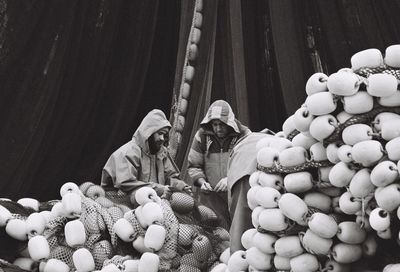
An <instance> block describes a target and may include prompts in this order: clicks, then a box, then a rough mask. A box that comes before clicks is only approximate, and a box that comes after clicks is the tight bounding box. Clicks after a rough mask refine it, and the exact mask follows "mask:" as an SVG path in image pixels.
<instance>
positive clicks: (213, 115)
mask: <svg viewBox="0 0 400 272" xmlns="http://www.w3.org/2000/svg"><path fill="white" fill-rule="evenodd" d="M215 119H217V120H220V121H221V122H222V123H224V124H226V125H228V126H229V127H231V128H232V129H233V131H235V132H236V133H240V130H239V127H238V125H237V123H236V121H235V114H234V113H233V111H232V108H231V106H230V105H229V104H228V102H226V101H224V100H217V101H215V102H214V103H212V104H211V105H210V107H209V108H208V111H207V114H206V116H205V117H204V119H203V121H201V123H200V125H201V126H202V127H205V126H206V125H207V124H208V123H209V122H210V121H211V120H215Z"/></svg>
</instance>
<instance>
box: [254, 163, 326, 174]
mask: <svg viewBox="0 0 400 272" xmlns="http://www.w3.org/2000/svg"><path fill="white" fill-rule="evenodd" d="M331 165H333V164H332V163H331V162H330V161H319V162H316V161H313V160H309V161H307V162H305V163H303V164H301V165H296V166H292V167H284V166H282V165H281V164H280V163H279V162H275V165H274V166H272V167H264V166H262V165H257V170H259V171H262V172H264V173H267V174H290V173H296V172H302V171H305V170H310V169H316V168H319V167H325V166H331Z"/></svg>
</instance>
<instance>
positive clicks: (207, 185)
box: [200, 181, 213, 191]
mask: <svg viewBox="0 0 400 272" xmlns="http://www.w3.org/2000/svg"><path fill="white" fill-rule="evenodd" d="M200 189H201V190H202V191H213V188H212V187H211V185H210V183H208V182H207V181H204V182H203V184H201V187H200Z"/></svg>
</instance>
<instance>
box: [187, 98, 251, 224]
mask: <svg viewBox="0 0 400 272" xmlns="http://www.w3.org/2000/svg"><path fill="white" fill-rule="evenodd" d="M248 133H250V130H249V129H248V128H247V127H246V126H244V125H242V124H241V123H240V122H239V121H238V120H237V119H236V118H235V115H234V113H233V111H232V108H231V107H230V105H229V104H228V103H227V102H226V101H224V100H217V101H215V102H214V103H212V104H211V105H210V107H209V109H208V111H207V114H206V116H205V117H204V119H203V120H202V121H201V123H200V128H199V130H198V131H197V133H196V135H195V137H194V140H193V142H192V146H191V149H190V151H189V157H188V175H189V177H190V178H191V179H192V181H193V184H194V185H195V186H197V187H200V190H198V200H199V201H200V203H202V204H204V205H206V206H208V207H209V208H212V209H213V210H214V211H215V213H216V214H217V216H218V218H219V221H220V224H221V226H222V227H224V228H226V229H227V230H229V227H230V223H231V220H230V215H229V209H228V194H227V189H228V187H227V179H226V176H227V162H228V158H229V152H230V151H231V150H232V148H233V147H234V145H235V143H236V142H237V141H238V140H239V139H240V138H241V137H243V136H245V135H246V134H248Z"/></svg>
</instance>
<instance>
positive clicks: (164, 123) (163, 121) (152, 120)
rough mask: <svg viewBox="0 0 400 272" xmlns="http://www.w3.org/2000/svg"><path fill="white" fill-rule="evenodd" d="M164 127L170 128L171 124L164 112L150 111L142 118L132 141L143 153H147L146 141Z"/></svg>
mask: <svg viewBox="0 0 400 272" xmlns="http://www.w3.org/2000/svg"><path fill="white" fill-rule="evenodd" d="M165 127H168V128H171V124H170V122H169V121H168V120H167V118H166V116H165V114H164V112H162V111H161V110H157V109H155V110H152V111H150V112H149V113H148V114H147V115H146V116H145V117H144V118H143V120H142V122H141V123H140V125H139V127H138V128H137V130H136V131H135V133H134V134H133V137H132V139H133V140H134V141H135V142H136V144H137V145H138V146H139V147H140V148H141V149H142V150H143V151H145V152H147V153H149V151H150V149H149V143H148V139H149V138H150V136H151V135H152V134H153V133H155V132H157V131H158V130H160V129H162V128H165Z"/></svg>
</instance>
